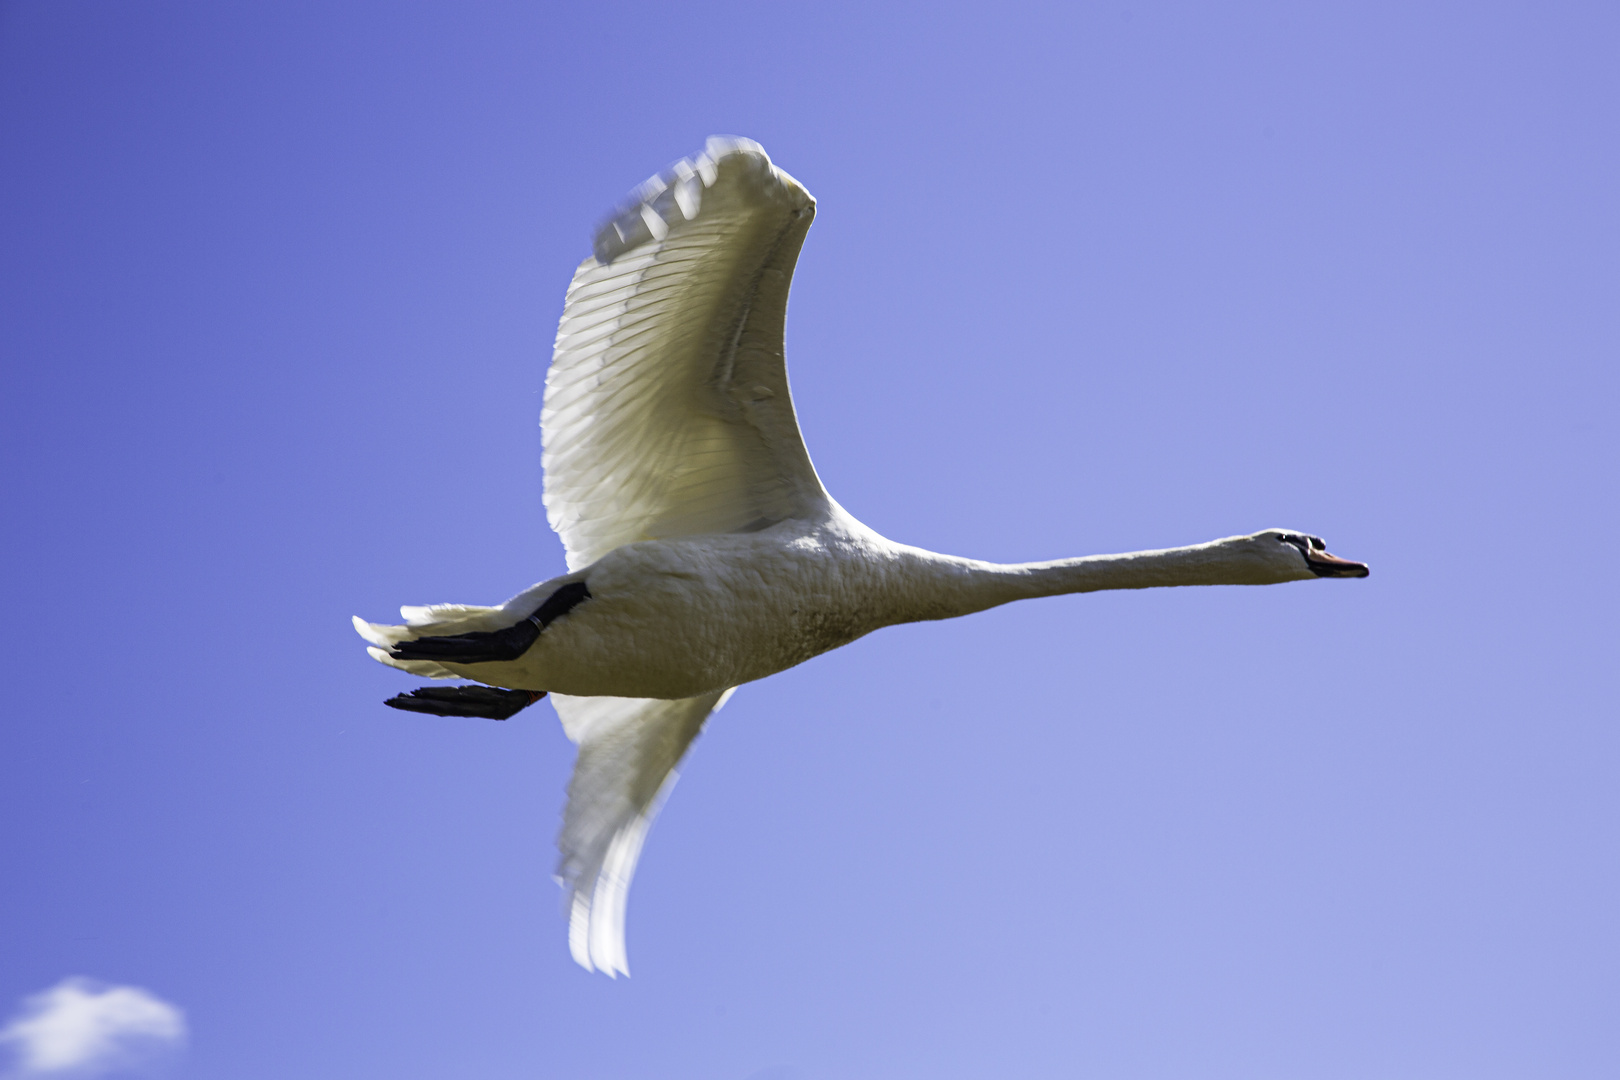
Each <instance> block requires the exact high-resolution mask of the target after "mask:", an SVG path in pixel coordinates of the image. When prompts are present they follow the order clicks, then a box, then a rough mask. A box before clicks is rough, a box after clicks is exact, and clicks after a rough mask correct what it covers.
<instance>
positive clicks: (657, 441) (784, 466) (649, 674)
mask: <svg viewBox="0 0 1620 1080" xmlns="http://www.w3.org/2000/svg"><path fill="white" fill-rule="evenodd" d="M814 216H815V200H814V199H812V198H811V197H810V195H809V193H808V192H806V191H805V189H804V188H803V187H802V186H801V185H800V184H799V183H798V182H797V181H796V180H794V179H793V178H792V177H791V176H789V175H787V174H786V173H784V172H783V171H782V170H780V169H778V168H776V167H775V166H774V165H773V164H772V163H771V160H770V158H769V157H767V156H766V154H765V151H764V150H763V149H762V148H761V147H760V146H759V145H758V144H757V143H754V142H751V141H749V140H746V139H724V138H714V139H710V140H709V142H708V144H707V145H706V146H705V148H704V151H703V152H702V153H700V154H698V155H697V156H695V157H693V158H691V159H688V160H686V161H682V162H679V163H677V164H676V165H675V166H673V167H672V168H671V169H670V170H669V171H667V172H666V173H663V174H661V175H660V176H657V177H654V178H653V179H651V180H649V181H648V182H647V183H645V184H643V185H642V186H641V187H639V188H638V189H636V191H635V192H633V193H632V198H631V200H630V202H629V203H628V204H627V205H626V206H625V207H624V208H623V209H621V210H620V211H619V212H618V213H616V214H615V215H614V216H613V218H612V219H611V220H610V221H609V222H608V223H607V224H606V225H604V226H603V227H602V228H601V229H600V230H598V232H597V235H596V240H595V244H594V254H593V256H592V257H591V258H588V259H586V260H585V261H584V262H583V263H581V264H580V266H579V269H578V270H577V271H576V272H575V274H574V280H573V283H572V284H571V285H570V286H569V289H568V300H567V304H566V306H565V308H564V311H563V316H562V321H561V323H560V325H559V326H558V329H557V341H556V348H555V352H554V354H553V358H552V363H551V369H550V372H549V374H548V376H547V378H546V397H545V405H544V410H543V412H542V414H541V426H542V428H543V430H544V446H545V452H544V465H545V475H546V483H545V504H546V512H547V517H548V520H549V521H550V523H551V526H552V528H554V529H555V530H556V531H557V533H558V535H559V536H560V537H561V538H562V541H563V545H564V547H565V549H566V551H567V557H568V570H569V572H568V573H567V574H565V575H563V576H562V577H558V578H554V579H552V580H549V581H545V582H542V583H540V584H539V585H536V586H533V587H532V588H530V589H526V590H524V591H523V592H522V593H519V594H518V595H517V596H515V597H513V598H512V599H511V600H509V601H507V602H506V603H505V604H503V605H501V606H499V607H470V606H464V605H438V606H434V607H406V608H401V609H400V610H401V615H402V616H403V618H404V620H405V622H404V624H403V625H398V626H388V625H381V624H375V623H366V622H364V621H362V620H360V619H358V618H357V619H355V626H356V629H357V630H358V631H359V632H360V634H361V636H362V637H364V638H365V639H366V640H367V641H368V642H369V643H370V645H371V647H370V649H369V651H370V653H371V654H372V655H373V656H374V657H376V658H377V659H378V660H380V661H382V662H383V663H386V664H390V665H392V666H394V667H397V668H400V669H402V670H405V671H408V672H410V673H412V674H415V675H420V676H423V677H426V678H433V679H442V678H453V677H460V678H466V679H471V680H474V681H476V682H478V683H481V684H484V685H485V686H489V687H502V688H507V689H509V690H512V691H529V692H532V693H531V694H530V695H529V697H524V696H523V695H507V696H508V697H515V698H516V699H518V700H519V702H520V703H519V704H516V705H505V704H503V705H499V706H498V708H499V709H500V710H501V711H502V712H504V713H506V714H509V713H510V712H512V711H516V709H517V708H521V707H522V704H525V703H527V701H528V700H530V699H532V697H534V696H535V695H537V694H538V693H539V692H550V693H551V697H552V701H553V703H554V705H555V707H556V709H557V713H558V715H559V716H560V717H561V719H562V722H563V727H564V730H565V731H566V732H567V733H568V736H569V738H571V739H572V740H573V741H574V742H576V743H577V744H578V745H579V758H578V761H577V763H576V764H575V768H574V776H573V779H572V780H571V781H570V783H569V787H568V806H567V809H566V811H565V812H564V816H563V827H562V832H561V835H560V836H559V838H558V847H559V848H560V849H561V853H562V859H561V862H560V864H559V867H558V876H559V878H560V880H561V881H562V883H563V885H564V888H565V889H566V890H567V892H568V908H569V920H570V922H569V943H570V948H571V950H572V952H573V955H574V958H575V959H576V960H578V961H579V963H580V964H582V965H584V966H585V967H586V968H587V969H593V968H594V969H598V970H601V971H605V972H607V973H608V974H610V975H611V974H615V973H618V972H626V971H627V970H628V966H627V963H626V959H625V945H624V912H625V901H626V897H627V894H628V889H629V885H630V878H631V875H632V874H633V872H634V870H635V864H636V858H637V856H638V855H639V853H640V850H641V845H642V842H643V840H644V839H645V837H646V834H647V829H648V827H649V826H650V824H651V822H652V819H653V817H654V816H655V815H656V813H657V811H658V807H659V805H660V803H661V801H662V799H663V798H664V797H665V796H666V795H667V794H668V791H669V788H670V786H671V785H672V784H673V782H674V779H675V775H676V773H675V768H676V766H677V764H678V763H679V762H680V760H681V758H682V756H683V755H684V754H685V752H686V749H687V747H688V746H689V745H690V744H691V742H692V740H693V739H694V738H696V736H697V734H698V732H699V731H700V730H701V729H702V727H703V724H704V722H705V720H706V719H707V717H708V716H709V715H710V713H712V712H713V711H714V710H715V709H717V708H719V707H720V705H721V704H723V703H724V701H725V700H726V699H727V698H728V697H729V696H730V695H731V693H732V690H733V689H734V688H735V687H736V686H738V685H739V684H741V683H744V682H748V681H751V680H753V679H758V678H763V677H764V676H766V675H770V674H772V673H774V672H777V671H781V670H783V669H785V668H788V667H791V666H793V665H794V664H797V663H800V662H802V661H804V660H806V659H809V658H810V657H812V656H815V655H817V654H818V653H821V652H825V651H826V650H828V649H831V648H836V647H838V646H839V645H843V644H846V643H848V642H850V641H853V640H854V639H855V638H857V637H860V636H862V635H863V634H866V633H869V632H871V631H872V630H876V629H878V628H880V627H883V626H888V625H893V624H895V623H901V622H910V621H916V620H920V619H940V618H949V617H952V616H956V615H963V614H967V613H969V612H973V611H980V610H983V609H984V608H988V607H992V606H995V605H997V604H1002V603H1006V602H1007V601H1009V600H1015V599H1020V598H1023V597H1030V596H1047V595H1054V594H1058V593H1070V592H1088V591H1092V590H1096V589H1115V588H1146V587H1151V586H1159V585H1213V584H1270V583H1273V582H1280V581H1292V580H1305V579H1310V578H1313V577H1347V576H1365V574H1366V572H1367V571H1366V568H1365V567H1364V566H1362V565H1361V564H1359V563H1352V562H1348V561H1346V560H1343V559H1338V558H1336V557H1334V556H1331V555H1328V554H1327V553H1326V552H1325V550H1323V545H1322V542H1321V541H1320V540H1318V539H1316V538H1314V537H1308V536H1305V535H1303V534H1300V533H1295V532H1291V531H1288V530H1276V529H1273V530H1266V531H1263V532H1260V533H1255V534H1253V535H1250V536H1242V537H1230V538H1227V539H1225V540H1217V541H1213V542H1211V543H1208V544H1201V545H1196V546H1193V547H1187V548H1176V549H1169V550H1162V551H1149V552H1135V553H1131V554H1127V555H1109V556H1092V557H1088V558H1082V559H1067V560H1060V561H1057V562H1050V563H1026V564H1016V565H1000V564H994V563H985V562H980V561H977V560H971V559H959V558H955V557H952V556H945V555H937V554H935V553H932V552H928V551H923V550H921V549H919V548H913V547H908V546H906V545H902V544H896V543H893V542H892V541H889V540H886V539H884V538H883V537H881V536H879V535H878V534H876V533H874V532H872V530H870V529H868V528H866V527H865V526H864V525H862V524H861V523H860V522H858V521H856V520H855V519H854V518H852V517H850V516H849V515H848V514H847V513H846V512H845V511H844V510H843V509H842V508H841V507H840V506H838V504H837V503H836V502H834V501H833V500H832V499H831V498H830V497H829V496H828V495H827V493H826V491H825V489H824V488H823V487H822V485H821V481H820V480H819V479H818V478H817V476H816V472H815V469H814V467H812V465H811V464H810V457H809V454H808V453H807V452H806V450H805V447H804V442H803V439H802V438H801V437H800V434H799V428H798V421H797V419H796V418H795V416H794V412H793V403H792V397H791V395H790V394H789V392H788V383H787V367H786V364H785V362H784V360H783V355H782V338H783V333H782V331H783V322H784V319H785V316H786V312H787V295H788V287H789V284H790V282H791V279H792V275H793V267H794V263H795V261H796V260H797V258H798V253H799V248H800V246H801V245H802V244H803V242H804V238H805V234H806V232H807V230H808V229H809V227H810V223H811V220H812V219H813V218H814ZM431 692H432V691H429V690H418V691H416V692H414V694H415V695H416V696H417V697H413V699H411V700H407V699H405V698H404V697H403V696H402V697H401V698H396V699H394V700H393V701H391V702H390V704H395V705H398V706H399V707H402V708H413V709H416V710H417V711H444V710H443V709H441V707H440V706H439V705H435V704H431V703H430V704H424V702H423V700H421V699H420V698H419V696H420V695H424V694H428V693H431ZM437 693H438V694H440V695H441V696H442V695H445V694H451V695H453V694H455V693H457V691H453V690H451V691H437ZM466 693H468V694H469V695H476V694H484V695H491V694H498V691H497V692H492V691H487V690H486V691H478V690H476V689H475V688H468V689H467V690H466ZM469 700H470V698H469ZM402 702H403V704H402ZM478 707H486V708H487V707H489V706H487V704H484V705H480V706H478ZM449 711H454V709H450V710H449ZM460 714H461V715H500V714H501V713H499V712H498V713H489V712H477V711H474V707H473V706H469V707H468V708H467V710H465V711H462V712H461V713H460Z"/></svg>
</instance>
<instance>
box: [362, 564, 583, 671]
mask: <svg viewBox="0 0 1620 1080" xmlns="http://www.w3.org/2000/svg"><path fill="white" fill-rule="evenodd" d="M590 598H591V591H590V590H589V589H587V588H586V587H585V583H584V582H583V581H571V582H569V583H568V584H567V585H564V586H563V587H562V588H560V589H558V590H557V591H556V592H554V593H552V594H551V595H550V596H548V597H547V598H546V602H545V603H543V604H541V605H540V606H539V607H538V608H536V609H535V612H534V614H533V615H530V616H529V617H528V618H527V619H524V620H523V621H522V622H520V623H518V624H517V625H516V626H508V627H507V628H506V629H505V630H492V631H489V632H487V633H478V634H454V635H451V636H449V637H425V638H417V639H416V640H415V641H402V642H400V643H399V644H398V645H395V646H394V647H393V648H392V649H390V650H389V651H388V655H390V656H392V657H393V658H394V659H396V660H437V661H439V662H440V663H441V664H488V663H492V662H494V661H497V660H516V659H517V658H518V657H520V656H522V655H523V654H524V653H526V652H528V651H529V646H531V645H533V644H534V643H535V641H536V640H537V639H538V638H539V637H540V631H542V630H544V629H545V628H546V627H548V626H550V625H551V624H552V623H553V622H555V621H556V620H558V619H560V618H562V617H563V616H564V615H566V614H568V613H569V612H570V611H572V610H573V609H574V608H575V606H577V605H578V604H580V603H582V602H583V601H586V600H589V599H590Z"/></svg>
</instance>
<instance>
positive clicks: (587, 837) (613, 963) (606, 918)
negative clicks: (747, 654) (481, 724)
mask: <svg viewBox="0 0 1620 1080" xmlns="http://www.w3.org/2000/svg"><path fill="white" fill-rule="evenodd" d="M730 696H731V691H730V690H726V691H720V692H716V693H713V694H703V695H701V696H699V697H694V698H681V699H678V700H674V701H664V700H660V699H656V698H616V697H568V696H566V695H563V694H553V695H551V701H552V704H554V705H555V706H556V708H557V715H558V716H560V717H561V718H562V722H563V730H564V731H566V732H567V733H568V737H569V738H570V739H573V740H574V741H575V742H576V743H578V744H579V758H578V760H577V761H575V762H574V776H573V779H571V780H570V781H569V782H568V808H567V809H566V810H564V811H563V827H562V832H561V833H560V834H559V835H558V837H557V847H558V848H559V849H560V850H561V852H562V861H561V862H560V863H559V864H558V866H557V877H558V879H559V880H560V881H561V882H562V885H563V888H564V889H566V890H567V892H568V948H569V950H570V951H571V952H572V953H573V954H574V959H575V960H577V961H579V963H580V965H581V966H582V967H584V968H585V970H586V971H593V970H600V971H604V972H606V973H607V974H608V975H616V974H617V973H619V972H623V973H625V974H626V975H628V974H629V973H630V968H629V965H628V962H627V960H626V958H625V948H624V909H625V901H626V900H627V899H628V898H629V895H630V878H631V876H632V875H633V874H634V873H635V872H636V859H637V858H638V857H639V856H640V855H641V844H642V842H643V841H644V840H646V838H647V830H648V829H649V828H650V827H651V826H652V821H653V818H654V817H655V816H656V815H657V813H658V810H659V807H661V806H662V805H663V801H664V799H665V798H666V797H667V796H668V795H669V790H670V788H671V787H673V786H674V784H675V779H676V775H677V774H676V772H675V766H676V765H677V764H678V763H679V762H680V760H681V757H682V756H683V755H684V754H685V753H686V748H687V747H688V746H690V745H691V744H692V740H693V739H695V738H697V733H698V732H699V731H701V730H702V729H703V722H704V721H705V720H706V719H708V716H709V714H710V713H711V712H713V711H714V710H716V709H718V708H719V707H720V706H721V705H723V704H724V703H725V700H726V698H728V697H730Z"/></svg>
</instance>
